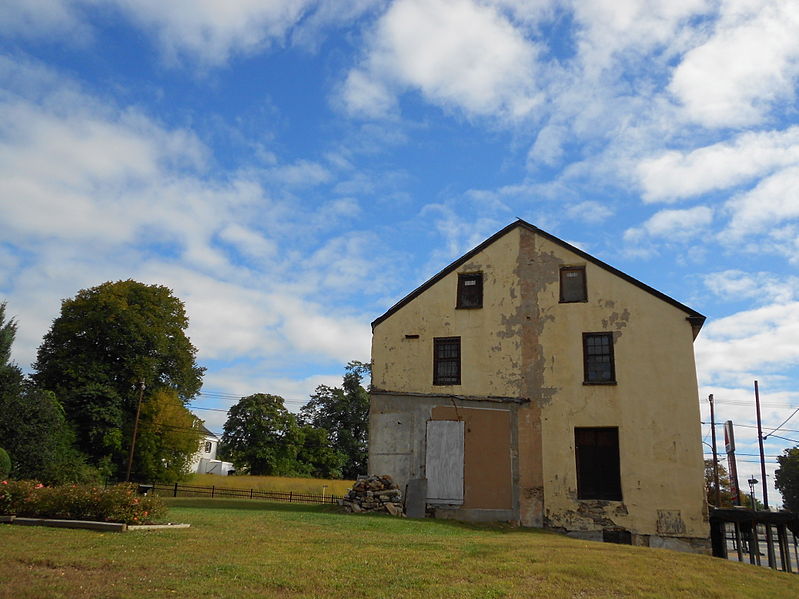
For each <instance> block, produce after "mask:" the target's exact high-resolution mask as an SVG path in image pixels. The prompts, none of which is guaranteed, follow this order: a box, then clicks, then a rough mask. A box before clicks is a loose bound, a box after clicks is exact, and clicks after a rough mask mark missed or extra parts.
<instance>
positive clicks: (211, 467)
mask: <svg viewBox="0 0 799 599" xmlns="http://www.w3.org/2000/svg"><path fill="white" fill-rule="evenodd" d="M196 425H197V426H198V427H199V428H200V430H201V431H202V433H203V436H202V438H201V439H200V447H199V448H198V450H197V453H196V454H194V459H193V460H192V463H191V466H190V470H191V472H196V473H197V474H221V475H223V476H224V475H227V474H230V472H231V471H232V470H233V464H232V463H231V462H223V461H222V460H217V459H216V451H217V449H218V447H219V437H217V436H216V435H215V434H214V433H212V432H211V431H209V430H208V429H207V428H205V426H204V425H203V423H202V421H200V420H198V421H197V422H196Z"/></svg>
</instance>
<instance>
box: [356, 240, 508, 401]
mask: <svg viewBox="0 0 799 599" xmlns="http://www.w3.org/2000/svg"><path fill="white" fill-rule="evenodd" d="M518 254H519V232H518V230H515V231H511V232H509V233H508V234H507V235H505V236H504V237H502V238H501V239H499V240H498V241H497V242H496V243H494V244H492V245H491V246H489V247H488V248H486V249H485V251H483V252H481V253H480V254H478V255H477V256H475V257H474V259H472V260H471V261H469V263H467V264H464V265H463V266H462V267H461V268H459V269H458V270H457V272H452V273H450V274H449V275H447V276H446V277H445V278H444V279H442V280H441V281H439V282H438V283H437V284H436V285H433V287H431V288H430V289H428V290H426V291H425V292H424V293H422V294H421V295H419V296H418V297H416V298H414V299H413V300H412V301H411V302H410V303H409V304H407V305H405V306H403V308H402V309H401V310H399V311H398V312H396V313H395V314H393V315H392V316H391V318H389V319H387V320H385V321H383V322H381V323H380V324H378V325H377V327H375V331H374V335H373V338H372V359H373V361H374V371H373V372H372V385H373V386H374V387H376V388H377V389H386V390H393V391H399V390H402V391H406V392H416V393H431V394H454V395H461V394H468V395H476V396H512V397H517V396H519V394H520V391H521V382H522V381H521V377H520V359H521V355H520V351H521V350H520V347H521V334H520V333H521V328H520V325H519V323H517V322H511V321H509V320H508V319H507V315H508V314H513V313H515V312H516V310H517V306H518V303H519V293H520V290H519V281H518V279H517V278H516V277H515V270H516V258H517V256H518ZM478 271H482V273H483V308H481V309H476V310H458V309H456V308H455V302H456V300H457V287H458V273H459V272H460V273H468V272H478ZM405 335H419V337H418V338H416V339H406V338H405ZM455 336H459V337H460V338H461V384H460V385H433V338H434V337H455Z"/></svg>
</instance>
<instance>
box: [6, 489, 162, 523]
mask: <svg viewBox="0 0 799 599" xmlns="http://www.w3.org/2000/svg"><path fill="white" fill-rule="evenodd" d="M165 513H166V505H165V504H164V502H163V500H162V499H161V498H160V497H156V496H142V495H138V494H137V493H136V486H135V485H133V484H120V485H115V486H113V487H108V488H103V487H99V486H97V485H61V486H57V487H46V486H44V485H42V484H41V483H37V482H35V481H2V483H0V514H13V515H17V516H26V517H31V518H62V519H67V520H93V521H99V522H125V523H126V524H144V523H148V522H153V521H155V520H158V519H159V518H161V517H162V516H163V515H164V514H165Z"/></svg>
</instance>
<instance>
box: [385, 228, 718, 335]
mask: <svg viewBox="0 0 799 599" xmlns="http://www.w3.org/2000/svg"><path fill="white" fill-rule="evenodd" d="M516 227H521V228H524V229H527V230H528V231H532V232H533V233H536V234H538V235H541V237H543V238H545V239H547V240H549V241H551V242H552V243H554V244H556V245H559V246H561V247H563V248H565V249H567V250H569V251H570V252H573V253H575V254H577V255H578V256H580V257H581V258H582V259H584V260H585V261H586V262H590V263H591V264H594V265H595V266H598V267H599V268H602V269H604V270H606V271H608V272H610V273H612V274H614V275H616V276H617V277H620V278H622V279H624V280H625V281H627V282H628V283H631V284H633V285H635V286H636V287H638V288H640V289H643V290H644V291H646V292H647V293H650V294H652V295H654V296H655V297H656V298H658V299H660V300H663V301H664V302H666V303H667V304H671V305H672V306H674V307H675V308H678V309H680V310H682V311H683V312H685V314H686V318H687V320H688V321H689V322H690V323H691V327H692V328H693V333H694V338H696V336H697V335H698V334H699V330H700V329H701V328H702V325H703V324H704V322H705V318H706V317H705V316H703V315H702V314H700V313H699V312H697V311H696V310H694V309H693V308H689V307H688V306H686V305H685V304H682V303H680V302H678V301H677V300H676V299H674V298H672V297H669V296H668V295H666V294H665V293H661V292H660V291H658V290H657V289H654V288H653V287H650V286H649V285H647V284H646V283H642V282H641V281H639V280H638V279H636V278H634V277H631V276H630V275H628V274H626V273H623V272H622V271H620V270H619V269H617V268H613V267H612V266H611V265H610V264H607V263H605V262H602V260H600V259H599V258H594V257H593V256H591V255H590V254H587V253H586V252H584V251H583V250H581V249H580V248H577V247H575V246H573V245H572V244H570V243H567V242H565V241H563V240H562V239H559V238H557V237H555V236H554V235H552V234H551V233H547V232H546V231H543V230H541V229H539V228H538V227H536V226H535V225H531V224H530V223H528V222H527V221H524V220H522V219H518V220H516V221H515V222H512V223H511V224H509V225H508V226H507V227H505V228H504V229H500V230H499V231H497V232H496V233H494V234H493V235H492V236H491V237H489V238H488V239H486V240H485V241H484V242H483V243H481V244H480V245H478V246H477V247H475V248H474V249H472V250H470V251H469V252H467V253H465V254H464V255H463V256H461V257H460V258H458V259H457V260H455V261H454V262H452V263H451V264H450V265H449V266H447V267H446V268H444V269H443V270H442V271H440V272H439V273H437V274H435V275H433V276H432V277H431V278H430V279H428V280H427V281H425V282H424V283H422V284H421V285H420V286H419V287H417V288H416V289H414V290H413V291H411V292H410V293H409V294H408V295H406V296H405V297H403V298H402V299H401V300H399V301H398V302H397V303H396V304H394V305H393V306H391V307H390V308H389V309H388V310H387V311H386V312H385V313H383V314H382V315H381V316H378V317H377V318H376V319H374V320H373V321H372V330H374V328H375V327H376V326H377V325H379V324H380V323H381V322H383V321H384V320H386V319H387V318H388V317H389V316H391V315H392V314H394V312H396V311H397V310H399V309H400V308H402V307H403V306H404V305H405V304H407V303H409V302H410V301H411V300H412V299H414V298H415V297H416V296H418V295H421V294H422V293H423V292H424V291H426V290H427V289H429V288H430V287H432V286H433V285H435V284H436V283H438V281H440V280H441V279H443V278H444V277H446V276H447V275H448V274H450V273H451V272H453V271H454V270H457V269H458V268H459V267H460V266H462V265H463V264H465V263H466V262H468V261H469V260H471V259H472V258H473V257H474V256H476V255H477V254H479V253H480V252H482V251H483V250H484V249H485V248H487V247H488V246H490V245H491V244H492V243H494V242H495V241H497V240H498V239H499V238H501V237H502V236H504V235H505V234H506V233H509V232H510V231H512V230H513V229H515V228H516Z"/></svg>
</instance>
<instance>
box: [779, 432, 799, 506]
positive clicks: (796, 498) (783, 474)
mask: <svg viewBox="0 0 799 599" xmlns="http://www.w3.org/2000/svg"><path fill="white" fill-rule="evenodd" d="M777 462H778V463H779V465H780V467H779V468H777V471H776V472H775V473H774V486H775V487H777V489H778V490H779V492H780V493H782V504H783V506H784V507H785V509H787V510H790V511H792V512H799V446H797V447H792V448H790V449H786V450H785V451H784V452H783V454H782V455H781V456H777Z"/></svg>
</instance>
